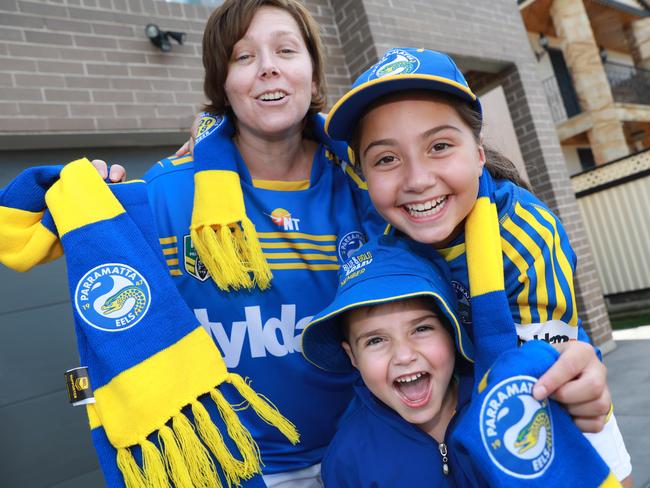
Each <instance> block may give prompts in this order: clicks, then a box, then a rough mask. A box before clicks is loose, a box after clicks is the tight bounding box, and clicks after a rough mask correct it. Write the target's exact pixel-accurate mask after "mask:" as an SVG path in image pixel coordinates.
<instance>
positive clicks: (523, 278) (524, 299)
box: [501, 237, 533, 324]
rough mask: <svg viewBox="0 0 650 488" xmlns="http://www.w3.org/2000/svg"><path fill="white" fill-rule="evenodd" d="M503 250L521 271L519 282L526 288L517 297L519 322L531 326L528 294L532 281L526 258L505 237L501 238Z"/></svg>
mask: <svg viewBox="0 0 650 488" xmlns="http://www.w3.org/2000/svg"><path fill="white" fill-rule="evenodd" d="M501 248H502V249H503V252H504V253H505V255H506V256H507V257H508V259H510V261H512V262H513V264H514V265H515V267H516V268H517V269H518V270H519V282H520V283H523V285H524V288H523V289H522V290H521V292H520V293H519V295H517V305H519V320H520V321H521V323H522V324H530V323H532V321H533V317H532V315H531V313H530V303H528V294H529V293H530V280H529V279H528V275H527V274H526V270H527V269H528V263H527V262H526V260H525V259H524V257H523V256H522V255H521V254H519V252H518V251H517V250H516V249H515V248H514V247H513V246H512V244H510V243H509V242H508V241H507V240H506V239H505V238H504V237H502V238H501Z"/></svg>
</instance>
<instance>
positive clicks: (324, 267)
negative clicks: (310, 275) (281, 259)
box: [269, 263, 339, 271]
mask: <svg viewBox="0 0 650 488" xmlns="http://www.w3.org/2000/svg"><path fill="white" fill-rule="evenodd" d="M269 267H270V268H271V269H308V270H311V271H337V270H338V269H339V265H338V264H313V263H269Z"/></svg>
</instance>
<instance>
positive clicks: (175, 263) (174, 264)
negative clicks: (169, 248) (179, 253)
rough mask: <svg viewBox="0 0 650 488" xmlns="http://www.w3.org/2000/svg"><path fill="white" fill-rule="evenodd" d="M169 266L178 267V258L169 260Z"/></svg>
mask: <svg viewBox="0 0 650 488" xmlns="http://www.w3.org/2000/svg"><path fill="white" fill-rule="evenodd" d="M167 266H178V258H174V259H168V260H167Z"/></svg>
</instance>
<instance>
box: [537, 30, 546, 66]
mask: <svg viewBox="0 0 650 488" xmlns="http://www.w3.org/2000/svg"><path fill="white" fill-rule="evenodd" d="M537 44H539V47H540V48H541V51H535V57H536V58H537V61H539V60H540V59H542V57H543V56H544V54H546V53H547V52H548V39H547V38H546V36H545V35H544V33H543V32H540V33H539V38H538V39H537Z"/></svg>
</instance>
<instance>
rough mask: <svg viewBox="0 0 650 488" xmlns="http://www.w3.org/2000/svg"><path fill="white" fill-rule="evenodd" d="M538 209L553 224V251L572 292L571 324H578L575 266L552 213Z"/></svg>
mask: <svg viewBox="0 0 650 488" xmlns="http://www.w3.org/2000/svg"><path fill="white" fill-rule="evenodd" d="M537 211H538V212H539V213H540V215H541V216H542V218H543V219H544V220H546V221H547V222H548V223H549V224H551V225H552V226H553V236H554V246H553V251H554V254H556V255H557V260H558V262H559V264H560V269H561V270H562V274H563V275H564V278H565V279H566V281H567V284H568V285H569V293H570V294H571V307H572V310H571V318H570V319H569V325H576V326H577V325H578V307H577V306H576V296H575V290H574V288H573V268H572V267H571V264H570V263H569V259H568V258H567V257H566V254H564V250H563V249H562V245H561V242H560V234H559V232H558V230H557V222H556V221H555V219H554V218H553V216H552V215H551V214H550V212H548V211H547V210H546V209H543V208H539V207H537ZM565 307H566V304H565ZM554 318H555V316H554Z"/></svg>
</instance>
